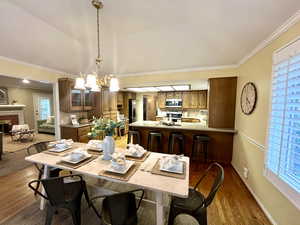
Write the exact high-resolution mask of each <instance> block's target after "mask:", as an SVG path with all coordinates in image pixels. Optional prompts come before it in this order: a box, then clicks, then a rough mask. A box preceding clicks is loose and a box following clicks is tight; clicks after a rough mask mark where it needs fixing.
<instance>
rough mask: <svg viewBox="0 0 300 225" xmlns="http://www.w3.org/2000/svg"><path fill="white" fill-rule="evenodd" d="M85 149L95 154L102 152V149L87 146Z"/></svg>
mask: <svg viewBox="0 0 300 225" xmlns="http://www.w3.org/2000/svg"><path fill="white" fill-rule="evenodd" d="M87 149H88V150H92V151H97V152H102V151H103V149H102V148H96V147H93V146H89V145H87Z"/></svg>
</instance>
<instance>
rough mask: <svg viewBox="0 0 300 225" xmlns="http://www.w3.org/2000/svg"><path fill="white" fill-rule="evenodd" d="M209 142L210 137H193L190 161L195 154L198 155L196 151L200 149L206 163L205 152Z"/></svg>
mask: <svg viewBox="0 0 300 225" xmlns="http://www.w3.org/2000/svg"><path fill="white" fill-rule="evenodd" d="M209 142H210V137H209V136H206V135H194V137H193V146H192V155H191V159H193V157H195V154H196V155H198V153H199V152H198V149H199V147H201V149H202V154H203V155H204V162H205V163H206V162H207V152H208V144H209Z"/></svg>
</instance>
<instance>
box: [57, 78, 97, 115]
mask: <svg viewBox="0 0 300 225" xmlns="http://www.w3.org/2000/svg"><path fill="white" fill-rule="evenodd" d="M74 85H75V80H74V79H70V78H60V79H59V80H58V87H59V105H60V110H61V111H62V112H67V113H70V112H80V111H89V110H92V109H93V107H94V101H93V99H94V93H93V92H90V91H88V90H85V91H82V90H78V89H74Z"/></svg>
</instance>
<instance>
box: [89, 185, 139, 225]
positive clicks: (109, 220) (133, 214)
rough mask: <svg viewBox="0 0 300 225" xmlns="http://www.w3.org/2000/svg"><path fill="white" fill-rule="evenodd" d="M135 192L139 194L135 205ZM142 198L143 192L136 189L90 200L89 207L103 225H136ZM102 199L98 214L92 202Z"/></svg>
mask: <svg viewBox="0 0 300 225" xmlns="http://www.w3.org/2000/svg"><path fill="white" fill-rule="evenodd" d="M136 192H141V196H140V200H139V201H138V204H137V205H136V196H135V193H136ZM143 197H144V190H142V189H137V190H133V191H129V192H122V193H117V194H112V195H102V196H96V197H93V198H91V200H90V201H91V206H92V208H93V209H94V211H95V213H96V215H97V216H98V217H99V218H100V220H101V222H103V223H104V224H111V225H137V224H138V217H137V211H138V209H139V207H140V205H141V202H142V200H143ZM101 198H104V200H103V203H102V210H101V213H99V212H98V210H97V208H96V207H95V205H94V203H93V201H95V200H96V199H101Z"/></svg>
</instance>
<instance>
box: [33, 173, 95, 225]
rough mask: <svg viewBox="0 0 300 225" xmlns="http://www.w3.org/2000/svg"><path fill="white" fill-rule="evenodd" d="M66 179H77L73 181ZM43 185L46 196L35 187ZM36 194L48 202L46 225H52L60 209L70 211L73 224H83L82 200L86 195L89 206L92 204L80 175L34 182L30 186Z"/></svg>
mask: <svg viewBox="0 0 300 225" xmlns="http://www.w3.org/2000/svg"><path fill="white" fill-rule="evenodd" d="M66 178H76V180H74V181H71V182H70V179H68V181H67V179H66ZM38 182H40V183H42V185H43V187H44V189H45V191H46V195H44V194H42V193H41V192H39V191H38V190H36V188H35V187H34V184H35V183H38ZM28 186H29V188H31V189H32V190H33V191H34V192H37V194H38V195H40V196H41V197H42V198H44V199H46V200H48V207H47V215H46V222H45V225H51V222H52V218H53V215H54V213H55V212H57V210H58V209H61V208H64V209H67V210H69V212H70V213H71V215H72V219H73V224H74V225H80V224H81V198H82V195H84V197H85V199H86V201H87V202H88V204H90V201H89V197H88V193H87V188H86V183H85V181H84V180H83V179H82V177H81V176H80V175H68V176H63V177H56V178H49V179H41V180H34V181H31V182H30V183H29V184H28Z"/></svg>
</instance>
